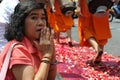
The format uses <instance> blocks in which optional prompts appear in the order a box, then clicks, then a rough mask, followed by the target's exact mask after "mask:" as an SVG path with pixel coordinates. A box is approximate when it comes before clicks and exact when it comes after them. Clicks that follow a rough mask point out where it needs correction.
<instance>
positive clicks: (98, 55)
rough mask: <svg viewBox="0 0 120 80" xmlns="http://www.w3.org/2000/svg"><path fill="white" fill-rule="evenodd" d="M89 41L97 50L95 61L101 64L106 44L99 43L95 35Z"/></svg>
mask: <svg viewBox="0 0 120 80" xmlns="http://www.w3.org/2000/svg"><path fill="white" fill-rule="evenodd" d="M88 41H89V43H90V44H91V46H92V47H93V48H94V49H95V52H96V56H95V58H94V59H93V63H94V64H99V63H100V62H101V57H102V54H103V48H104V46H102V45H99V44H98V43H97V41H96V39H95V38H93V37H91V38H89V39H88Z"/></svg>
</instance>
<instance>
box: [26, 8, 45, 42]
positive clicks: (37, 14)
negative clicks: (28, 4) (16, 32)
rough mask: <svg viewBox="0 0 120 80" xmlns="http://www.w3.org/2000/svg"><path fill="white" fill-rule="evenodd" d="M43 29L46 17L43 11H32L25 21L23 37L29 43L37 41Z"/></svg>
mask: <svg viewBox="0 0 120 80" xmlns="http://www.w3.org/2000/svg"><path fill="white" fill-rule="evenodd" d="M44 27H46V15H45V12H44V10H43V9H35V10H32V11H31V12H30V13H29V15H28V16H27V17H26V19H25V36H26V37H27V38H28V39H29V40H30V41H34V40H36V39H39V37H40V31H41V29H43V28H44Z"/></svg>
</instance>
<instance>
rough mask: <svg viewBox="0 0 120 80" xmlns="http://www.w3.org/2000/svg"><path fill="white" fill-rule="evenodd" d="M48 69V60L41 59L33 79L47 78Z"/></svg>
mask: <svg viewBox="0 0 120 80" xmlns="http://www.w3.org/2000/svg"><path fill="white" fill-rule="evenodd" d="M49 69H50V60H49V59H43V61H42V62H41V64H40V67H39V70H38V72H37V73H36V75H35V78H34V80H47V77H48V73H49Z"/></svg>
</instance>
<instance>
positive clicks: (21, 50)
mask: <svg viewBox="0 0 120 80" xmlns="http://www.w3.org/2000/svg"><path fill="white" fill-rule="evenodd" d="M68 1H69V0H68ZM71 1H73V2H74V0H71ZM94 1H95V0H93V2H94ZM98 1H99V0H98ZM89 3H91V4H92V2H90V1H89V0H78V3H77V4H75V5H76V6H75V5H73V6H74V7H73V8H71V9H72V10H73V12H71V11H68V12H67V13H64V14H63V12H62V7H61V4H60V0H2V2H1V3H0V35H1V36H0V48H1V49H0V52H1V54H0V67H2V64H3V62H4V57H5V55H6V54H7V51H8V50H9V47H10V46H11V45H12V44H13V43H19V44H17V45H16V46H15V47H14V48H13V51H12V54H11V58H10V63H9V66H8V71H7V76H6V79H5V80H55V76H56V69H57V67H56V64H57V60H56V54H55V53H56V52H55V46H54V40H53V39H55V41H56V43H57V44H60V33H61V32H65V33H67V43H68V45H69V46H70V47H73V46H74V45H73V44H72V37H71V33H72V32H71V29H72V26H73V25H74V19H73V17H72V16H73V14H74V11H75V12H76V14H77V16H78V31H79V35H80V46H81V47H83V46H87V47H91V46H92V47H93V48H94V50H95V52H96V56H95V57H94V59H93V60H92V64H94V65H99V63H100V62H101V57H102V54H103V52H104V46H105V45H106V43H107V42H108V39H109V38H111V37H112V35H111V31H110V26H109V21H108V17H109V16H108V15H109V14H108V9H109V6H108V5H106V4H104V6H103V5H99V6H97V7H96V9H95V11H93V12H91V10H90V8H89V7H90V6H88V5H89ZM6 4H7V5H6ZM111 4H112V2H111ZM101 23H102V24H101Z"/></svg>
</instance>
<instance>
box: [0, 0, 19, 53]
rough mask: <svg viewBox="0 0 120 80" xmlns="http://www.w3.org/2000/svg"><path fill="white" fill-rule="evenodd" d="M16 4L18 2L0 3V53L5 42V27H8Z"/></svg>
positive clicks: (15, 0) (16, 0)
mask: <svg viewBox="0 0 120 80" xmlns="http://www.w3.org/2000/svg"><path fill="white" fill-rule="evenodd" d="M18 3H19V0H2V2H1V3H0V51H1V49H2V48H3V47H4V45H5V44H6V42H7V40H6V39H5V38H4V33H5V27H7V26H8V24H9V22H10V19H11V18H10V17H11V15H12V14H13V12H14V8H15V6H16V5H17V4H18Z"/></svg>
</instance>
